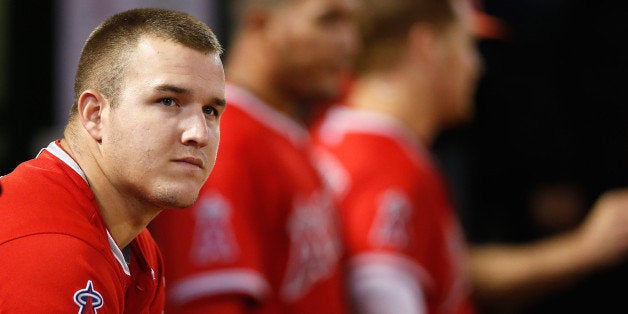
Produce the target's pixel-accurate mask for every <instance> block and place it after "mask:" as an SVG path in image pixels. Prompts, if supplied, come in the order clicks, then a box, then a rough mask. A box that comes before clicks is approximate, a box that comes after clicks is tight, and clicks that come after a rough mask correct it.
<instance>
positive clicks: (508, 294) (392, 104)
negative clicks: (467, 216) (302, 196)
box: [314, 0, 628, 314]
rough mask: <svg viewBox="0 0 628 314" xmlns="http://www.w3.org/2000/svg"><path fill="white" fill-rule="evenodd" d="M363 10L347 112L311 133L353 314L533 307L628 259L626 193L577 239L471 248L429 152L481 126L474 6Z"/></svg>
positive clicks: (393, 5) (459, 0)
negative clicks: (337, 224)
mask: <svg viewBox="0 0 628 314" xmlns="http://www.w3.org/2000/svg"><path fill="white" fill-rule="evenodd" d="M365 2H367V3H365V4H363V9H364V10H363V11H361V13H362V14H359V16H360V19H359V20H360V26H361V27H360V29H361V31H362V39H363V50H362V51H361V53H360V56H359V58H358V73H357V77H356V79H355V82H354V84H353V86H352V88H351V89H350V92H349V94H348V96H347V98H346V100H345V104H346V106H337V107H333V108H332V109H330V110H329V111H328V112H327V114H326V115H325V116H324V117H323V119H322V122H321V123H320V124H319V125H317V127H316V131H315V133H314V141H315V143H316V147H317V148H318V149H319V151H318V152H317V156H318V157H317V159H318V160H319V165H320V169H321V170H322V172H323V173H324V174H325V175H326V176H327V178H328V182H329V184H330V185H331V186H332V187H333V189H334V191H335V192H336V195H337V200H338V203H339V204H340V205H339V206H340V210H341V214H342V223H343V230H344V233H345V234H346V238H347V241H346V246H347V251H348V255H349V256H348V269H349V275H348V277H349V280H348V282H349V289H350V293H351V300H352V305H353V307H354V309H355V311H356V313H369V314H372V313H373V314H374V313H377V314H387V313H395V314H402V313H403V314H406V313H413V314H414V313H472V312H474V311H476V307H475V306H474V304H473V303H474V302H473V300H472V298H473V297H474V296H476V297H478V299H477V300H481V301H487V300H488V302H495V301H496V300H497V301H501V300H500V299H509V300H513V299H518V301H521V300H529V299H528V298H532V297H534V296H538V295H541V294H542V293H547V292H549V291H551V290H552V289H556V288H558V287H559V286H560V285H562V284H565V283H568V282H570V281H572V280H574V279H576V278H578V276H580V275H582V274H585V273H587V272H590V271H592V270H594V269H596V268H599V267H601V266H604V265H607V264H609V263H612V262H614V261H617V260H618V259H619V258H621V257H623V256H625V254H626V252H627V251H628V229H626V228H625V225H626V223H628V211H626V210H625V209H626V208H625V207H626V206H627V205H628V193H627V192H626V191H620V192H612V193H609V194H607V195H606V196H604V197H603V198H602V199H601V200H600V201H599V202H598V204H597V205H596V208H595V210H594V213H593V215H592V216H590V217H589V219H588V220H587V221H586V223H585V224H583V226H582V227H581V228H579V229H578V230H576V231H574V232H573V233H569V234H564V235H561V236H558V237H556V238H551V239H547V240H544V241H541V242H537V243H531V244H528V245H525V246H490V247H481V248H479V247H467V244H466V243H465V239H464V238H463V235H462V231H461V228H460V226H459V224H458V221H457V217H456V216H455V212H454V210H453V205H452V201H451V200H450V196H449V192H448V188H447V183H446V180H445V178H443V175H442V173H441V171H440V170H439V166H438V163H437V162H436V161H435V160H434V159H433V157H432V153H431V152H430V145H431V144H432V142H433V140H434V139H435V138H436V136H437V135H438V134H439V133H440V132H441V131H442V130H444V129H445V128H447V127H450V126H453V125H456V124H458V123H461V122H463V121H465V120H468V119H470V118H471V116H472V112H473V111H472V106H471V104H472V99H473V97H472V96H473V92H474V85H475V83H476V80H477V78H478V75H479V73H480V69H481V62H480V59H479V56H478V54H477V52H476V49H475V42H474V34H473V33H474V24H473V23H472V21H473V17H474V15H473V14H472V10H471V6H470V5H469V4H468V2H467V1H466V0H448V1H442V0H389V1H378V0H372V1H365ZM469 269H470V272H468V270H469Z"/></svg>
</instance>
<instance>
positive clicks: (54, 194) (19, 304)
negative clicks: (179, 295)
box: [0, 150, 164, 314]
mask: <svg viewBox="0 0 628 314" xmlns="http://www.w3.org/2000/svg"><path fill="white" fill-rule="evenodd" d="M0 182H1V185H2V187H3V193H2V194H1V195H0V221H1V222H2V223H1V226H2V227H0V309H1V310H2V312H3V313H4V312H5V311H6V312H7V313H22V312H25V311H27V312H30V313H79V311H80V310H82V311H83V312H84V313H89V311H93V312H95V313H100V314H102V313H161V312H162V310H163V303H164V286H163V277H162V274H163V269H162V267H163V266H162V260H161V255H160V253H159V250H158V248H157V246H156V244H155V242H154V241H153V239H152V237H151V236H150V234H149V233H148V231H147V230H144V232H142V233H141V234H140V235H139V236H138V237H137V238H136V239H135V240H133V242H132V243H131V244H130V250H131V255H132V258H131V265H130V270H131V276H128V275H127V274H125V273H124V270H123V268H122V266H121V265H120V263H119V262H118V260H116V258H115V256H114V255H113V252H112V249H111V247H110V245H109V240H108V237H107V231H106V229H105V226H104V223H103V221H102V218H101V216H100V211H99V209H98V205H97V203H96V200H95V198H94V195H93V193H92V192H91V190H90V188H89V186H88V185H87V183H86V182H85V181H84V180H83V178H82V177H81V176H80V175H79V174H78V173H77V172H75V171H74V170H72V168H70V167H69V166H68V165H67V164H65V163H64V162H63V161H61V160H60V159H59V158H57V157H56V156H55V155H53V154H52V153H50V152H49V151H48V150H43V151H42V152H41V154H40V155H39V156H38V157H37V158H35V159H33V160H30V161H27V162H25V163H22V164H21V165H19V166H18V167H17V168H16V169H15V170H14V171H13V172H12V173H10V174H8V175H6V176H4V177H2V178H0ZM151 270H152V271H151ZM153 273H154V276H155V278H154V279H153ZM75 299H77V301H75ZM81 300H82V301H81ZM99 301H102V304H99ZM81 302H82V303H81ZM94 310H95V311H94Z"/></svg>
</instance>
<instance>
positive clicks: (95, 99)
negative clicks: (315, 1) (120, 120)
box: [78, 89, 108, 142]
mask: <svg viewBox="0 0 628 314" xmlns="http://www.w3.org/2000/svg"><path fill="white" fill-rule="evenodd" d="M107 105H108V102H107V99H106V98H105V97H104V96H103V95H102V94H101V93H100V92H98V91H96V90H92V89H88V90H86V91H84V92H83V93H82V94H81V96H80V97H79V99H78V118H79V120H80V122H81V124H82V125H83V128H85V130H86V131H87V133H89V135H91V137H92V138H93V139H94V140H96V141H97V142H100V141H101V140H102V128H103V123H102V114H103V109H104V108H105V107H106V106H107Z"/></svg>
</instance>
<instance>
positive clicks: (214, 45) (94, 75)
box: [70, 8, 223, 119]
mask: <svg viewBox="0 0 628 314" xmlns="http://www.w3.org/2000/svg"><path fill="white" fill-rule="evenodd" d="M142 36H155V37H157V38H163V39H165V40H172V41H174V42H176V43H179V44H182V45H184V46H186V47H189V48H192V49H194V50H197V51H200V52H203V53H217V54H221V53H222V50H223V49H222V46H221V45H220V43H219V42H218V39H217V38H216V35H215V34H214V32H213V31H212V30H211V29H210V28H209V27H208V26H207V25H206V24H205V23H203V22H202V21H200V20H199V19H197V18H195V17H193V16H191V15H189V14H187V13H184V12H179V11H174V10H168V9H153V8H140V9H132V10H128V11H124V12H121V13H118V14H116V15H113V16H111V17H110V18H108V19H107V20H105V21H104V22H103V23H102V24H100V25H99V26H98V27H96V29H94V31H93V32H92V33H91V34H90V36H89V37H88V39H87V41H86V42H85V45H84V46H83V50H82V52H81V57H80V59H79V64H78V69H77V72H76V77H75V81H74V103H73V105H72V108H71V109H70V119H72V118H73V117H74V116H75V115H76V114H77V102H78V98H79V97H80V95H81V93H82V92H83V91H85V90H87V89H90V88H93V89H96V90H98V91H100V92H101V93H102V94H103V95H105V97H107V98H108V99H109V100H110V101H111V102H112V105H114V104H115V99H116V97H117V96H118V94H119V91H120V88H121V84H122V81H123V79H124V76H125V69H126V66H127V60H128V57H129V52H131V51H133V50H134V49H135V48H136V47H137V44H138V42H139V40H140V38H141V37H142Z"/></svg>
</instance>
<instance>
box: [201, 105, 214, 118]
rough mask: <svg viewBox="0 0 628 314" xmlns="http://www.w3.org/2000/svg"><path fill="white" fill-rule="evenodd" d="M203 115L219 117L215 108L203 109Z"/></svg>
mask: <svg viewBox="0 0 628 314" xmlns="http://www.w3.org/2000/svg"><path fill="white" fill-rule="evenodd" d="M203 113H205V114H207V115H211V116H216V115H218V110H216V108H214V107H211V106H207V107H203Z"/></svg>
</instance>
